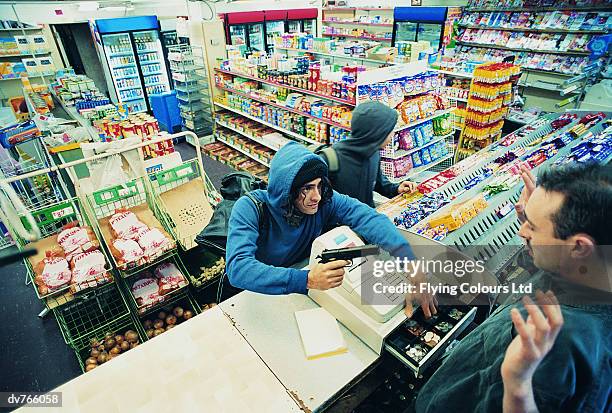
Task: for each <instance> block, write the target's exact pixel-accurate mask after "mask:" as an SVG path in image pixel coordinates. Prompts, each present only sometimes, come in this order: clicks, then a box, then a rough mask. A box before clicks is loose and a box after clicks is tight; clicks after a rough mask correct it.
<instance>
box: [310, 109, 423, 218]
mask: <svg viewBox="0 0 612 413" xmlns="http://www.w3.org/2000/svg"><path fill="white" fill-rule="evenodd" d="M396 124H397V111H396V110H395V109H392V108H390V107H388V106H386V105H383V104H382V103H380V102H365V103H362V104H360V105H359V106H357V107H356V108H355V110H354V111H353V117H352V119H351V136H350V137H349V138H348V139H346V140H344V141H341V142H338V143H336V144H334V145H333V146H332V148H333V150H334V151H335V153H336V156H337V158H338V171H337V172H334V173H330V176H329V179H330V180H331V183H332V186H333V187H334V190H336V191H338V192H340V193H341V194H345V195H348V196H350V197H352V198H355V199H358V200H359V201H361V202H363V203H364V204H367V205H369V206H371V207H374V206H375V205H374V192H377V193H379V194H381V195H382V196H385V197H387V198H393V197H394V196H396V195H398V194H403V193H408V192H413V191H415V190H416V187H417V185H416V184H415V183H414V182H410V181H404V182H402V183H401V184H394V183H392V182H391V181H389V179H387V177H386V176H385V175H384V174H383V173H382V171H381V170H380V149H381V148H384V147H385V146H386V145H387V144H388V143H389V142H390V141H391V139H392V138H393V134H394V132H393V130H394V129H395V126H396ZM322 155H323V157H324V158H325V159H324V160H325V161H326V162H327V163H328V164H329V160H328V159H326V157H325V152H324V151H323V152H322Z"/></svg>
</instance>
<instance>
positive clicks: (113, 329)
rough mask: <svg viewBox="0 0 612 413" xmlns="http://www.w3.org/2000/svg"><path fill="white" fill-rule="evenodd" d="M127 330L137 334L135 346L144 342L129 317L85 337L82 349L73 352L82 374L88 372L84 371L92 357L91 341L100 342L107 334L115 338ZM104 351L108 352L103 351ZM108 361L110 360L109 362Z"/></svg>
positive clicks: (136, 324)
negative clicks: (85, 340)
mask: <svg viewBox="0 0 612 413" xmlns="http://www.w3.org/2000/svg"><path fill="white" fill-rule="evenodd" d="M128 330H132V331H134V332H135V333H136V334H138V341H137V345H139V344H142V343H143V342H144V341H145V340H146V337H145V336H143V335H142V333H141V332H140V331H139V329H138V323H137V322H136V321H135V320H134V319H133V318H132V317H131V316H128V317H122V318H120V319H118V320H116V321H114V322H112V323H110V324H109V325H108V326H107V327H106V328H105V329H104V330H102V331H98V332H96V333H93V334H90V335H88V336H87V342H86V343H85V345H84V347H82V348H78V349H74V352H75V354H76V356H77V360H78V361H79V365H80V366H81V370H83V372H87V371H88V370H87V369H86V367H87V366H86V360H87V359H88V358H89V357H91V356H92V353H91V350H92V346H91V344H90V343H91V341H92V340H94V339H95V340H97V341H98V342H102V341H103V340H104V339H105V335H106V334H107V333H112V334H113V337H114V336H116V335H117V334H119V335H125V333H126V332H127V331H128ZM105 351H107V353H108V350H106V349H105ZM127 351H129V350H123V351H121V353H120V354H119V355H118V356H116V357H119V356H121V355H122V354H123V353H125V352H127ZM109 361H110V360H109ZM109 361H106V363H108V362H109Z"/></svg>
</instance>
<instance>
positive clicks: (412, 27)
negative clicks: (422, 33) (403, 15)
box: [395, 22, 417, 42]
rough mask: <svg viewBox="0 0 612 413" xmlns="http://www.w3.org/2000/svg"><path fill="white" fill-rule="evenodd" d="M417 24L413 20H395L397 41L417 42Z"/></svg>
mask: <svg viewBox="0 0 612 413" xmlns="http://www.w3.org/2000/svg"><path fill="white" fill-rule="evenodd" d="M416 33H417V24H416V23H412V22H395V41H396V42H398V41H400V42H416Z"/></svg>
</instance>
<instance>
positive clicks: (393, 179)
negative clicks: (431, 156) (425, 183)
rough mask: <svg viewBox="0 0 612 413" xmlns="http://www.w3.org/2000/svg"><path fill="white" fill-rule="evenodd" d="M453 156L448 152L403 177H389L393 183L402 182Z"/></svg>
mask: <svg viewBox="0 0 612 413" xmlns="http://www.w3.org/2000/svg"><path fill="white" fill-rule="evenodd" d="M452 158H453V154H452V153H451V154H448V155H446V156H443V157H442V158H440V159H436V160H435V161H433V162H430V163H428V164H427V165H422V166H419V167H418V168H413V169H411V170H410V172H408V173H407V174H406V175H404V176H402V177H401V178H391V177H389V176H388V177H387V178H388V179H389V180H390V181H391V182H393V183H400V182H404V181H405V180H406V179H408V178H412V177H413V176H416V175H418V174H420V173H421V172H424V171H427V170H428V169H431V168H433V167H434V166H436V165H438V164H441V163H442V162H444V161H446V160H448V159H452Z"/></svg>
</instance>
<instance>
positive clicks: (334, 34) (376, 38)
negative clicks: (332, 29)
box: [322, 33, 392, 42]
mask: <svg viewBox="0 0 612 413" xmlns="http://www.w3.org/2000/svg"><path fill="white" fill-rule="evenodd" d="M322 36H328V37H346V38H347V39H361V40H374V41H376V42H390V41H391V40H392V39H391V38H390V37H367V36H353V35H351V34H343V33H322Z"/></svg>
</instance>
